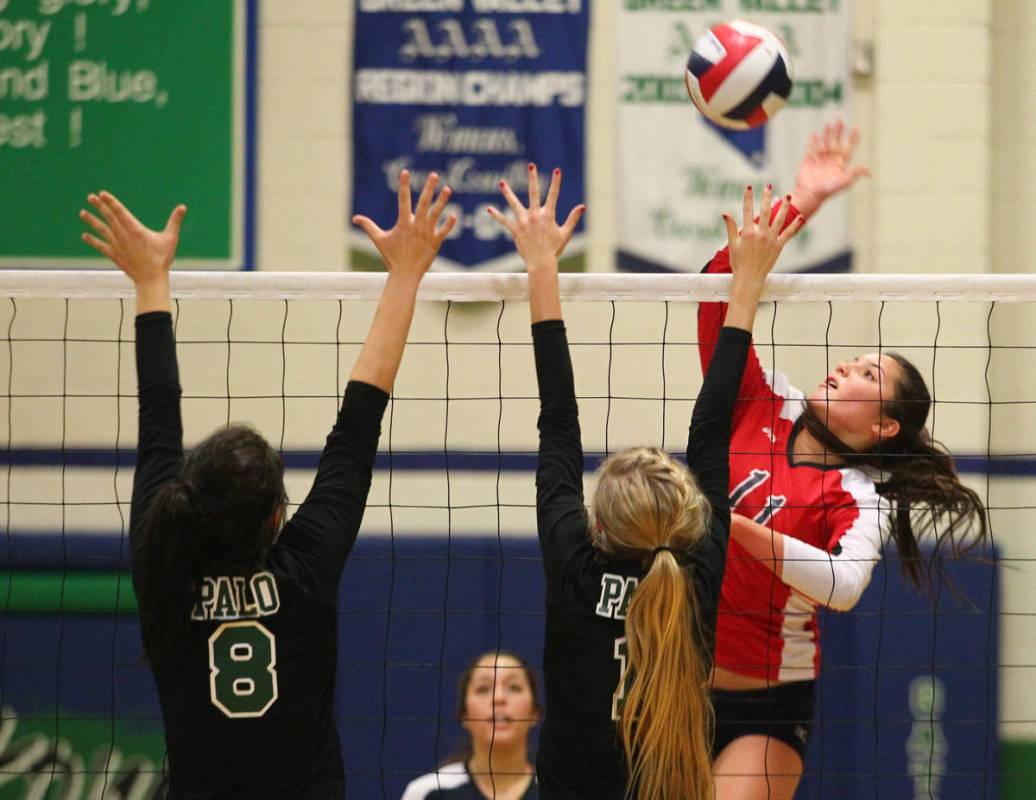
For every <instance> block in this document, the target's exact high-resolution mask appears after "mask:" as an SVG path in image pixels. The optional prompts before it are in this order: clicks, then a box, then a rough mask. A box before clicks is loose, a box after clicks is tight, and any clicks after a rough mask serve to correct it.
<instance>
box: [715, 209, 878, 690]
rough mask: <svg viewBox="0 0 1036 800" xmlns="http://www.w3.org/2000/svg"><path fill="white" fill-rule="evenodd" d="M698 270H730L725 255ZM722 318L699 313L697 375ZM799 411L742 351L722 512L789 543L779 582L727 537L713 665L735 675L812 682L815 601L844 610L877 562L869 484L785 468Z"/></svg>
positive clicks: (816, 657) (851, 476)
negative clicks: (727, 492) (726, 508)
mask: <svg viewBox="0 0 1036 800" xmlns="http://www.w3.org/2000/svg"><path fill="white" fill-rule="evenodd" d="M789 218H792V217H791V215H789ZM707 271H708V272H729V271H730V264H729V259H728V256H727V252H726V250H723V251H721V252H720V253H718V254H717V255H716V257H715V258H714V259H713V261H712V263H711V264H710V265H709V267H708V268H707ZM725 313H726V304H723V303H703V304H702V305H701V306H700V308H699V312H698V340H699V351H700V355H701V360H702V369H703V370H704V369H706V367H707V366H708V362H709V359H710V358H711V357H712V351H713V348H714V346H715V342H716V339H717V337H718V335H719V330H720V327H721V326H722V322H723V316H724V315H725ZM805 408H806V401H805V396H804V395H803V393H802V392H801V391H799V390H798V389H795V388H793V387H792V386H791V385H790V384H789V382H788V379H787V377H786V376H785V375H783V374H782V373H780V372H775V371H769V370H764V369H763V368H762V366H761V364H760V363H759V358H758V356H757V354H756V352H755V349H754V347H753V348H751V349H750V351H749V355H748V360H747V362H746V364H745V373H744V378H743V379H742V383H741V390H740V392H739V395H738V403H737V406H736V407H735V411H734V422H733V429H732V432H731V442H730V501H731V509H732V510H733V511H735V512H736V513H738V514H741V515H743V516H746V517H748V518H750V519H754V520H755V521H756V522H759V523H761V524H763V525H766V526H767V527H770V528H772V529H773V530H774V531H777V532H779V533H782V534H785V535H786V536H788V537H792V538H793V539H795V540H797V541H795V542H791V541H790V540H785V541H786V543H789V544H790V545H792V546H787V545H786V547H785V553H784V557H785V560H784V562H783V565H782V566H783V572H782V577H783V580H782V579H781V578H778V577H777V576H776V575H775V574H774V572H773V571H772V570H771V569H770V568H769V567H768V566H766V565H765V564H764V563H762V562H760V561H758V560H756V559H755V558H754V557H753V556H752V555H750V554H749V553H748V551H747V550H745V549H744V548H743V547H742V546H741V545H739V544H738V543H737V542H735V541H734V540H733V539H731V540H730V545H729V549H728V551H727V567H726V573H725V575H724V578H723V588H722V591H721V594H720V604H719V616H718V620H717V623H716V624H717V630H716V656H715V664H716V666H719V667H724V668H726V669H729V670H732V671H733V672H737V673H739V674H741V675H749V676H753V677H758V678H765V679H768V680H779V681H794V680H812V679H813V678H815V677H816V676H817V674H818V670H819V664H820V633H819V630H818V627H817V607H818V605H827V606H830V607H833V608H838V609H840V610H845V609H847V608H850V607H852V605H853V604H855V602H856V600H858V599H859V595H860V593H861V592H862V590H863V588H864V587H865V586H866V584H867V582H868V581H869V579H870V573H871V571H872V570H873V567H874V564H875V563H877V561H878V559H880V557H881V543H882V535H883V534H882V527H883V525H884V520H885V519H887V517H888V513H887V512H888V504H887V503H886V502H884V501H881V500H880V498H879V495H878V494H877V492H876V490H875V487H874V482H873V481H872V480H871V479H870V478H869V477H868V476H867V475H866V474H865V473H864V472H863V471H861V470H859V469H856V468H848V467H846V468H839V467H833V466H823V465H811V464H802V463H799V464H795V465H793V464H792V461H791V452H792V450H791V444H792V442H791V439H792V437H793V429H794V427H795V421H796V420H797V419H798V418H799V416H800V415H801V414H802V412H803V411H804V410H805ZM799 542H801V543H803V544H802V545H799ZM842 567H849V570H848V571H845V570H843V569H841V568H842ZM844 576H851V580H850V579H848V578H847V577H844ZM847 584H851V587H850V588H849V589H848V591H847ZM810 593H812V594H810Z"/></svg>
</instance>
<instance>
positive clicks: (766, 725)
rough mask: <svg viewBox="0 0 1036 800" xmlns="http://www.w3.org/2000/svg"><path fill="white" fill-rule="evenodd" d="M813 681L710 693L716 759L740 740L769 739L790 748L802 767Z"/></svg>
mask: <svg viewBox="0 0 1036 800" xmlns="http://www.w3.org/2000/svg"><path fill="white" fill-rule="evenodd" d="M815 691H816V681H795V682H793V683H785V684H781V685H778V686H772V687H770V688H769V689H754V690H752V691H748V692H734V691H726V690H720V689H713V690H712V706H713V708H714V709H715V710H716V736H715V738H714V739H713V742H712V757H713V759H715V758H716V757H717V756H718V755H719V754H720V753H722V752H723V749H724V748H725V747H726V746H727V745H728V744H730V743H731V742H732V741H734V740H735V739H738V738H740V737H742V736H754V735H759V736H769V737H770V738H771V739H776V740H777V741H779V742H784V743H785V744H786V745H788V746H789V747H791V749H792V750H794V751H795V752H796V753H798V754H799V757H800V758H802V761H803V763H805V761H806V746H807V745H808V744H809V734H810V731H811V730H812V729H813V709H814V706H815V703H816V700H815Z"/></svg>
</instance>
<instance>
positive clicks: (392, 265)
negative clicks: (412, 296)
mask: <svg viewBox="0 0 1036 800" xmlns="http://www.w3.org/2000/svg"><path fill="white" fill-rule="evenodd" d="M438 183H439V176H438V175H437V174H436V173H434V172H433V173H432V174H431V175H429V176H428V180H426V181H425V184H424V188H423V189H422V190H421V194H420V196H419V197H418V198H417V208H415V209H413V210H411V205H410V171H409V170H403V171H402V172H401V173H400V174H399V192H398V199H399V216H398V218H397V219H396V224H395V225H393V226H392V228H390V229H389V230H387V231H384V230H382V229H381V228H379V227H378V226H377V224H375V222H374V221H373V220H372V219H370V217H365V216H363V215H362V214H356V215H355V216H354V217H353V224H354V225H358V226H359V227H360V228H362V229H363V232H364V233H366V234H367V236H369V237H370V240H371V241H372V242H373V243H374V246H375V247H376V248H378V252H379V253H381V257H382V259H383V260H384V261H385V266H386V267H387V268H388V271H389V274H390V275H397V276H398V277H410V278H417V279H420V278H421V276H422V275H424V274H425V272H427V271H428V268H429V267H430V266H431V265H432V262H433V261H434V260H435V256H436V255H437V254H438V252H439V247H440V246H441V245H442V243H443V240H444V239H445V238H446V237H447V236H448V235H449V233H450V231H451V230H453V226H454V225H456V224H457V215H456V214H450V216H449V217H448V218H447V219H446V222H444V223H443V224H442V225H439V218H440V217H441V216H442V212H443V209H445V208H446V203H447V201H449V199H450V194H451V193H452V192H451V191H450V187H449V186H444V187H443V188H442V191H440V192H439V196H438V197H437V198H435V202H434V203H433V202H432V198H433V196H434V195H435V187H436V186H437V185H438Z"/></svg>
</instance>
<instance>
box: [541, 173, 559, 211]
mask: <svg viewBox="0 0 1036 800" xmlns="http://www.w3.org/2000/svg"><path fill="white" fill-rule="evenodd" d="M560 194H561V170H560V169H558V168H557V167H555V168H554V173H553V174H552V175H551V176H550V186H548V187H547V201H546V202H545V203H544V204H543V207H544V208H546V209H547V211H548V213H549V214H550V215H551V217H553V218H557V212H558V195H560Z"/></svg>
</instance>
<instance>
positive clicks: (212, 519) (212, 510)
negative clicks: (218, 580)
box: [135, 425, 287, 665]
mask: <svg viewBox="0 0 1036 800" xmlns="http://www.w3.org/2000/svg"><path fill="white" fill-rule="evenodd" d="M286 503H287V496H286V494H285V491H284V465H283V463H282V462H281V459H280V457H279V456H278V455H277V453H276V451H274V450H273V448H271V447H270V445H269V443H268V442H267V441H266V440H265V439H264V438H263V437H262V436H261V435H260V434H259V433H258V432H256V431H255V430H253V429H251V428H249V427H247V426H243V425H231V426H228V427H226V428H224V429H222V430H219V431H217V432H216V433H214V434H212V435H211V436H209V437H208V438H207V439H206V440H205V441H203V442H201V443H200V444H199V445H198V446H197V447H196V448H195V449H194V450H193V451H192V452H191V454H190V455H189V456H188V457H187V459H186V461H185V462H184V465H183V469H182V470H181V474H180V476H179V477H177V478H175V479H173V480H171V481H169V482H167V483H166V484H164V485H163V486H162V487H161V488H160V489H159V490H158V491H157V492H156V494H155V497H154V498H153V500H152V501H151V503H150V505H149V506H148V508H147V510H146V511H145V514H144V520H143V524H142V525H141V530H140V537H141V541H140V546H139V549H138V550H137V555H136V556H135V558H136V560H137V565H138V569H137V573H138V574H137V581H136V583H135V588H136V591H137V597H138V602H139V604H140V617H141V624H142V627H143V638H144V650H145V652H146V654H147V657H148V659H149V660H150V661H151V662H152V663H153V664H155V665H158V664H161V663H162V662H165V661H168V660H169V659H170V658H172V657H175V656H176V655H177V654H178V652H179V651H180V650H181V648H182V646H183V644H184V641H185V639H186V635H187V629H188V625H189V623H190V614H191V609H192V608H193V606H194V604H195V602H196V601H197V599H198V590H199V585H200V582H201V579H202V577H204V576H206V575H246V576H247V575H251V574H253V573H254V572H256V571H258V570H259V569H261V568H262V566H263V565H264V564H265V562H266V558H267V556H268V555H269V551H270V547H271V545H272V544H273V540H274V539H275V538H276V534H277V529H276V527H275V520H276V519H277V517H278V515H277V511H278V510H279V509H283V508H284V506H285V504H286Z"/></svg>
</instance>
